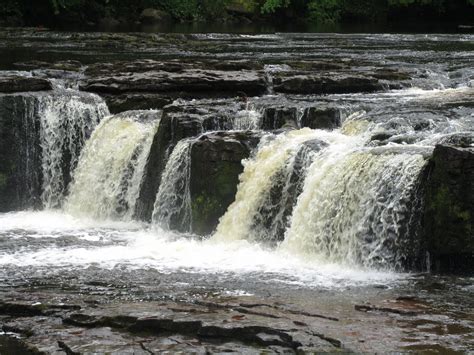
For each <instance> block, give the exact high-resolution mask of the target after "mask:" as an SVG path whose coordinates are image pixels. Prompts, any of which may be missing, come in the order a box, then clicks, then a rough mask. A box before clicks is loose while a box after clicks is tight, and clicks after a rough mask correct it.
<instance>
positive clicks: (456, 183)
mask: <svg viewBox="0 0 474 355" xmlns="http://www.w3.org/2000/svg"><path fill="white" fill-rule="evenodd" d="M424 242H425V250H426V251H427V252H428V253H429V258H430V263H431V268H432V270H433V271H436V272H460V273H472V272H474V147H472V145H471V146H470V147H459V146H454V145H444V144H442V145H437V146H436V148H435V150H434V152H433V157H432V159H431V164H430V174H429V177H428V180H427V182H426V193H425V212H424Z"/></svg>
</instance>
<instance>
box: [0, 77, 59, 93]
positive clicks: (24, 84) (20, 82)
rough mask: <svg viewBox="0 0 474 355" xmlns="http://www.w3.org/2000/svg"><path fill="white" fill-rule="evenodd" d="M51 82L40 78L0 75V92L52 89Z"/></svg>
mask: <svg viewBox="0 0 474 355" xmlns="http://www.w3.org/2000/svg"><path fill="white" fill-rule="evenodd" d="M52 89H53V86H52V85H51V82H50V81H49V80H46V79H42V78H35V77H27V76H18V75H15V76H0V92H3V93H13V92H26V91H45V90H52Z"/></svg>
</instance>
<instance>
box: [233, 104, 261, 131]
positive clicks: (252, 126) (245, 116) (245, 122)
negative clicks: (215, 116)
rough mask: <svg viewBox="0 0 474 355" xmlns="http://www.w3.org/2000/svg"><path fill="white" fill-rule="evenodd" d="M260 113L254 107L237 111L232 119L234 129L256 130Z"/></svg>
mask: <svg viewBox="0 0 474 355" xmlns="http://www.w3.org/2000/svg"><path fill="white" fill-rule="evenodd" d="M261 119H262V113H261V112H258V111H256V110H254V109H250V108H246V109H245V110H241V111H238V112H237V114H236V115H235V117H234V118H233V120H232V129H234V130H257V129H259V128H260V123H261Z"/></svg>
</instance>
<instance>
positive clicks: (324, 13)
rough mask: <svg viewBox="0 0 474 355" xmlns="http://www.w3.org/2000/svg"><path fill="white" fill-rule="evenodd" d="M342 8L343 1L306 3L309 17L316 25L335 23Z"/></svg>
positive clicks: (326, 0) (330, 0) (314, 0)
mask: <svg viewBox="0 0 474 355" xmlns="http://www.w3.org/2000/svg"><path fill="white" fill-rule="evenodd" d="M342 6H343V0H311V1H309V2H308V10H309V17H310V19H311V20H312V21H314V22H317V23H331V22H337V21H338V20H339V18H340V16H341V11H342Z"/></svg>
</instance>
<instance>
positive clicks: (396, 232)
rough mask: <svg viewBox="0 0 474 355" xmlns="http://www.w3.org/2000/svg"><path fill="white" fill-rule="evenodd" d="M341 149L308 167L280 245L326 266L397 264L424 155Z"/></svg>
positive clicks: (327, 153) (330, 151)
mask: <svg viewBox="0 0 474 355" xmlns="http://www.w3.org/2000/svg"><path fill="white" fill-rule="evenodd" d="M339 148H340V147H337V146H333V147H329V148H328V150H327V151H326V152H324V153H323V154H321V155H320V156H318V157H317V158H316V159H315V160H314V162H313V163H312V165H311V167H310V168H309V171H308V176H307V178H306V181H305V185H304V188H303V192H302V194H301V195H300V196H299V198H298V202H297V204H296V206H295V210H294V213H293V216H292V219H291V225H290V228H289V229H288V230H287V232H286V235H285V240H284V242H283V243H282V244H281V246H280V247H281V248H282V249H286V250H291V251H296V252H298V253H302V254H306V255H312V257H314V256H316V257H317V258H320V259H321V260H323V261H329V262H339V263H348V264H363V265H365V266H385V267H386V266H395V265H396V263H397V261H398V260H397V259H398V255H397V248H396V246H397V244H400V243H401V242H402V241H401V240H400V239H401V238H403V237H405V234H406V233H407V231H406V230H404V228H407V227H408V226H407V222H408V220H409V215H410V213H412V212H413V211H411V210H410V207H409V206H410V200H411V199H412V198H414V194H413V192H414V190H415V188H416V181H417V178H418V176H419V174H420V171H421V169H422V168H423V166H424V165H425V163H426V161H425V158H424V155H423V154H422V152H410V151H408V150H407V151H406V152H403V151H402V152H399V151H398V152H393V151H390V150H389V149H388V150H387V151H382V152H380V151H378V150H376V149H361V150H355V151H345V150H341V149H339ZM403 225H405V226H403Z"/></svg>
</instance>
